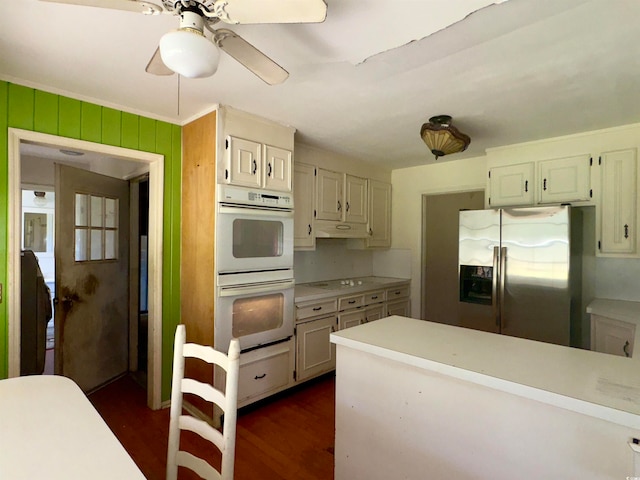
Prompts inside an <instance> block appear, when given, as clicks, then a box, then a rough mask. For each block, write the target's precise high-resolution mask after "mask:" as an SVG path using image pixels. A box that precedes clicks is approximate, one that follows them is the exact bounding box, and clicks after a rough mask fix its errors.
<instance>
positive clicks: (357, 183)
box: [344, 175, 368, 223]
mask: <svg viewBox="0 0 640 480" xmlns="http://www.w3.org/2000/svg"><path fill="white" fill-rule="evenodd" d="M344 191H345V195H344V203H345V204H344V220H345V222H349V223H367V193H368V192H367V179H366V178H360V177H354V176H353V175H345V189H344Z"/></svg>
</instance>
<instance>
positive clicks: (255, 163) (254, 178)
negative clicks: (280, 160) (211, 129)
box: [225, 137, 262, 187]
mask: <svg viewBox="0 0 640 480" xmlns="http://www.w3.org/2000/svg"><path fill="white" fill-rule="evenodd" d="M227 142H228V143H227V146H228V153H229V162H228V165H227V172H226V173H228V175H225V177H227V178H226V180H227V182H228V183H230V184H232V185H242V186H246V187H260V186H261V178H262V171H261V162H262V158H261V153H262V145H261V144H259V143H256V142H252V141H251V140H245V139H243V138H236V137H229V138H228V139H227Z"/></svg>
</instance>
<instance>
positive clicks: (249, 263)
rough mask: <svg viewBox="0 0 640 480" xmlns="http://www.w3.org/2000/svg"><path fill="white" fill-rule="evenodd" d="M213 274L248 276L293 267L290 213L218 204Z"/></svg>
mask: <svg viewBox="0 0 640 480" xmlns="http://www.w3.org/2000/svg"><path fill="white" fill-rule="evenodd" d="M216 235H217V236H218V241H217V242H216V270H217V271H218V272H249V271H256V270H273V269H279V268H291V267H293V212H292V211H291V210H277V209H270V208H258V207H245V206H229V205H225V204H219V206H218V220H217V225H216Z"/></svg>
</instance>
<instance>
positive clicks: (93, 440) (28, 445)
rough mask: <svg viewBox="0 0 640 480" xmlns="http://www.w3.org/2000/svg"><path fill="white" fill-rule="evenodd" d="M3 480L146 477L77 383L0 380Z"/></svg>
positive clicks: (41, 378)
mask: <svg viewBox="0 0 640 480" xmlns="http://www.w3.org/2000/svg"><path fill="white" fill-rule="evenodd" d="M0 478H2V479H4V478H6V479H11V480H20V479H29V480H33V479H38V478H47V479H64V480H74V479H82V480H86V479H92V480H100V479H105V480H107V479H109V480H113V479H119V480H129V479H144V478H145V477H144V475H143V474H142V472H141V471H140V470H139V469H138V467H137V466H136V464H135V463H134V462H133V460H132V459H131V457H130V456H129V454H128V453H127V452H126V450H125V449H124V447H123V446H122V445H121V444H120V442H119V441H118V439H117V438H116V436H115V435H114V434H113V433H112V432H111V430H110V429H109V427H108V426H107V424H106V423H105V422H104V420H102V418H101V417H100V415H99V414H98V412H97V411H96V410H95V408H94V407H93V405H91V403H90V402H89V400H88V399H87V397H86V396H85V395H84V393H83V392H82V390H80V388H79V387H78V386H77V385H76V384H75V383H74V382H73V381H72V380H70V379H68V378H65V377H60V376H49V375H41V376H28V377H17V378H10V379H7V380H0Z"/></svg>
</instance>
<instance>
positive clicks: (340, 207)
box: [338, 200, 342, 212]
mask: <svg viewBox="0 0 640 480" xmlns="http://www.w3.org/2000/svg"><path fill="white" fill-rule="evenodd" d="M338 211H339V212H341V211H342V204H341V203H340V200H338Z"/></svg>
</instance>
